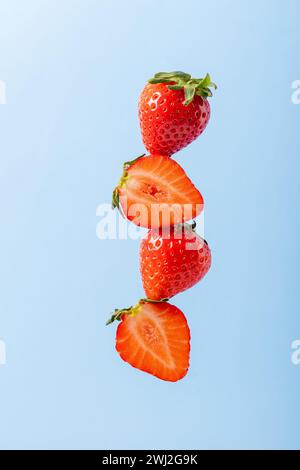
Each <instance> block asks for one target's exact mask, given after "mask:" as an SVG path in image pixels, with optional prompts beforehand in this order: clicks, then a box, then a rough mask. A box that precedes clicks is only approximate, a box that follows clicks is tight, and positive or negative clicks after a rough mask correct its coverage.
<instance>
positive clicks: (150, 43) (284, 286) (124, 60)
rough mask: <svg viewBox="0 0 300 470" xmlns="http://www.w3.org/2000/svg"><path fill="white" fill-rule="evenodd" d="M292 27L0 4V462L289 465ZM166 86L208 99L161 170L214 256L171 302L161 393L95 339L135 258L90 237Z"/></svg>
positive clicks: (226, 3)
mask: <svg viewBox="0 0 300 470" xmlns="http://www.w3.org/2000/svg"><path fill="white" fill-rule="evenodd" d="M299 16H300V4H299V2H298V1H297V0H288V1H286V2H285V4H284V6H283V4H282V2H281V1H279V0H278V1H277V0H273V1H271V0H266V1H263V2H262V1H261V0H251V1H250V0H243V1H239V0H235V1H233V0H231V1H230V0H216V1H214V2H207V1H199V0H190V1H189V2H185V3H184V4H181V3H180V2H175V1H174V0H151V1H150V0H128V1H127V2H125V1H122V0H114V1H108V0H107V1H105V0H98V1H96V0H81V1H79V0H64V1H58V0H56V1H54V0H43V1H40V0H27V1H26V2H25V1H24V2H21V1H17V0H10V1H8V0H6V1H3V0H1V1H0V57H1V59H0V79H2V80H5V82H6V85H7V104H6V105H1V106H0V135H1V139H0V164H1V167H0V210H1V231H0V285H1V295H0V339H2V340H4V341H5V342H6V347H7V364H6V365H5V366H0V447H1V448H9V449H11V448H104V449H109V448H110V449H116V448H122V449H123V448H124V449H125V448H158V449H159V448H171V449H176V448H177V449H180V448H191V449H193V448H292V447H296V448H299V444H300V437H299V423H300V399H299V396H300V393H299V388H300V366H298V367H297V366H295V365H293V364H292V363H291V359H290V357H291V347H290V346H291V342H292V341H293V340H294V339H299V337H300V321H299V241H298V239H299V196H300V194H299V193H300V191H299V187H300V185H299V182H300V181H299V180H300V176H299V170H300V164H299V150H300V140H299V122H300V105H299V106H296V105H293V104H292V102H291V93H292V90H291V83H292V81H293V80H296V79H300V67H299V39H300V32H299ZM173 69H175V70H178V69H179V70H180V69H182V70H184V71H188V72H190V73H192V74H193V75H195V76H199V75H202V74H204V73H206V72H207V71H209V72H210V73H211V76H212V78H213V80H214V81H216V82H217V83H218V85H219V89H218V91H217V92H216V93H215V96H214V98H213V99H212V100H211V104H212V117H211V121H210V124H209V126H208V128H207V130H206V131H205V133H204V134H203V136H201V137H200V138H199V139H198V141H196V142H195V143H193V144H192V145H190V146H189V147H188V148H187V149H185V150H184V151H182V152H181V153H180V154H178V155H177V156H176V158H177V159H178V161H179V162H180V163H181V164H182V165H183V166H184V167H185V169H186V171H187V173H188V174H189V175H190V176H191V177H192V178H193V180H194V182H195V184H196V185H197V186H198V187H199V188H200V189H201V191H202V193H203V195H204V197H205V201H206V213H205V236H206V238H207V240H208V241H209V243H210V245H211V248H212V252H213V267H212V269H211V271H210V273H209V275H208V276H207V277H206V278H205V280H204V281H203V282H202V283H200V284H199V285H198V286H196V287H195V288H194V289H192V290H189V291H187V292H185V293H183V294H182V295H178V296H177V297H176V299H174V303H175V304H176V305H177V306H178V307H180V308H181V309H182V310H183V312H185V314H186V316H187V317H188V320H189V323H190V327H191V331H192V353H191V368H190V372H189V374H188V376H187V377H186V379H184V380H183V381H181V382H179V383H177V384H172V383H165V382H161V381H159V380H156V379H154V378H153V377H151V376H148V375H146V374H143V373H140V372H139V371H136V370H134V369H132V368H130V367H129V366H127V365H126V364H125V363H123V362H122V361H121V360H120V359H119V357H118V355H117V353H116V352H115V350H114V335H115V326H111V327H110V328H108V327H107V328H106V327H105V326H104V322H105V320H106V318H107V316H108V314H109V312H110V311H111V310H112V309H113V308H114V307H121V306H127V305H131V304H132V303H133V302H135V301H136V300H137V299H138V298H140V297H141V296H142V295H143V291H142V287H141V282H140V278H139V273H138V261H137V260H138V242H137V241H132V240H124V241H100V240H99V239H98V238H97V237H96V233H95V230H96V224H97V222H98V219H97V217H96V215H95V214H96V207H97V206H98V205H99V204H100V203H103V202H109V201H110V194H111V190H112V187H113V185H114V184H115V183H116V182H117V179H118V177H119V175H120V168H121V164H122V162H123V161H124V160H128V159H130V158H131V157H132V156H136V155H138V154H140V153H143V146H142V143H141V139H140V134H139V128H138V120H137V113H136V108H137V99H138V95H139V92H140V90H141V88H142V86H143V84H144V82H145V80H146V79H147V78H148V77H149V76H151V75H152V74H153V73H154V72H156V71H160V70H173Z"/></svg>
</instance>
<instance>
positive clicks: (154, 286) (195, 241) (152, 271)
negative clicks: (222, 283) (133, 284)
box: [140, 224, 211, 300]
mask: <svg viewBox="0 0 300 470" xmlns="http://www.w3.org/2000/svg"><path fill="white" fill-rule="evenodd" d="M181 227H182V226H181ZM184 227H185V231H184V233H183V234H181V238H178V237H179V235H178V229H179V228H178V227H175V228H174V230H171V232H170V234H169V235H168V236H166V235H164V234H163V233H162V231H161V230H160V231H159V230H149V231H148V233H147V235H146V236H145V238H144V239H142V241H141V245H140V271H141V277H142V282H143V286H144V290H145V293H146V296H147V297H148V298H149V299H152V300H160V299H169V298H171V297H173V296H174V295H175V294H178V293H180V292H183V291H185V290H186V289H189V288H190V287H192V286H193V285H195V284H196V283H197V282H199V281H200V280H201V279H202V278H203V277H204V276H205V274H206V273H207V272H208V270H209V268H210V266H211V252H210V249H209V246H208V244H207V243H206V241H205V240H203V239H202V238H201V237H199V236H198V235H197V234H196V233H195V232H194V231H193V230H192V228H191V227H190V226H188V225H187V224H185V225H184ZM190 248H192V249H190Z"/></svg>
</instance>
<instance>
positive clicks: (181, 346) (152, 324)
mask: <svg viewBox="0 0 300 470" xmlns="http://www.w3.org/2000/svg"><path fill="white" fill-rule="evenodd" d="M116 350H117V352H118V353H119V355H120V356H121V358H122V359H123V361H125V362H127V363H129V364H130V365H131V366H132V367H135V368H137V369H139V370H142V371H144V372H147V373H148V374H151V375H154V376H155V377H157V378H159V379H161V380H166V381H170V382H176V381H178V380H180V379H182V378H183V377H184V376H185V375H186V373H187V371H188V368H189V355H190V330H189V326H188V323H187V321H186V318H185V316H184V314H183V313H182V311H181V310H179V308H177V307H175V306H174V305H171V304H169V303H167V302H162V303H149V302H144V301H140V302H139V303H138V304H137V305H136V306H135V307H133V309H132V311H130V312H129V314H128V312H127V313H125V314H124V315H122V317H121V322H120V323H119V325H118V328H117V333H116Z"/></svg>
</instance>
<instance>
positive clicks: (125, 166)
mask: <svg viewBox="0 0 300 470" xmlns="http://www.w3.org/2000/svg"><path fill="white" fill-rule="evenodd" d="M144 156H145V154H143V155H140V156H139V157H137V158H135V159H134V160H131V161H128V162H125V163H123V173H122V176H121V178H120V181H119V183H118V185H117V186H116V187H115V189H114V190H113V193H112V203H111V205H112V208H113V209H115V208H116V207H117V209H119V210H120V197H119V189H120V188H122V187H123V186H124V185H125V183H126V181H127V179H128V170H129V168H130V167H131V165H133V164H134V163H135V162H136V161H137V160H139V159H140V158H142V157H144Z"/></svg>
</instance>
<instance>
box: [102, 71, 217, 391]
mask: <svg viewBox="0 0 300 470" xmlns="http://www.w3.org/2000/svg"><path fill="white" fill-rule="evenodd" d="M210 88H216V85H215V84H214V83H212V82H211V80H210V77H209V75H208V74H207V75H206V77H205V78H203V79H194V78H192V77H191V76H190V75H189V74H186V73H184V72H170V73H166V72H160V73H158V74H156V75H154V77H153V78H151V79H150V80H148V84H147V85H146V86H145V87H144V89H143V91H142V93H141V96H140V100H139V120H140V127H141V132H142V137H143V142H144V145H145V147H146V149H147V151H148V152H149V155H147V156H145V155H142V156H140V157H138V158H136V159H135V160H133V161H129V162H126V163H124V166H123V173H122V175H121V178H120V181H119V183H118V185H117V187H116V188H115V190H114V192H113V200H112V205H113V207H117V208H118V209H119V210H120V211H121V213H122V214H123V215H124V216H125V217H126V218H127V219H128V220H130V221H131V222H133V223H135V224H136V225H138V226H141V227H145V228H148V233H147V235H146V236H145V238H144V239H143V240H142V241H141V246H140V271H141V277H142V282H143V286H144V290H145V294H146V296H147V297H146V298H145V299H141V300H140V301H139V302H138V303H137V304H136V305H135V306H134V307H129V308H125V309H120V310H118V309H117V310H115V311H114V313H113V315H112V317H111V318H110V320H109V321H108V323H112V322H113V321H114V320H118V321H120V324H119V326H118V328H117V334H116V349H117V351H118V353H119V354H120V356H121V358H122V359H123V360H124V361H126V362H128V363H129V364H131V365H132V366H133V367H135V368H138V369H140V370H142V371H145V372H148V373H150V374H152V375H154V376H156V377H158V378H160V379H162V380H167V381H172V382H175V381H177V380H179V379H181V378H183V377H184V376H185V375H186V373H187V370H188V367H189V354H190V331H189V327H188V324H187V321H186V318H185V316H184V314H183V313H182V312H181V311H180V310H179V309H178V308H177V307H175V306H174V305H171V304H169V303H168V300H169V299H170V298H171V297H173V296H174V295H175V294H178V293H180V292H183V291H184V290H186V289H189V288H190V287H192V286H193V285H195V284H196V283H197V282H199V281H200V280H201V279H202V278H203V277H204V276H205V274H206V273H207V272H208V270H209V268H210V265H211V252H210V249H209V246H208V244H207V242H206V241H205V240H203V239H202V238H201V237H200V236H198V235H197V234H196V233H195V224H194V223H193V224H191V225H190V224H188V223H187V222H188V221H190V220H192V219H194V218H195V217H196V216H198V215H199V214H200V212H201V211H202V210H203V204H204V202H203V198H202V195H201V193H200V192H199V191H198V189H197V188H196V187H195V186H194V184H193V183H192V181H191V180H190V178H189V177H188V176H187V175H186V173H185V171H184V170H183V168H182V167H181V166H180V165H179V164H178V163H177V162H176V161H175V160H173V159H171V158H170V157H171V156H172V155H173V154H174V153H175V152H178V151H179V150H181V149H182V148H184V147H185V146H186V145H188V144H190V143H191V142H192V141H193V140H195V139H196V138H197V137H198V136H199V135H200V134H201V133H202V132H203V131H204V129H205V127H206V125H207V123H208V121H209V117H210V105H209V102H208V100H207V98H208V97H210V96H211V95H212V93H211V90H210Z"/></svg>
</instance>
